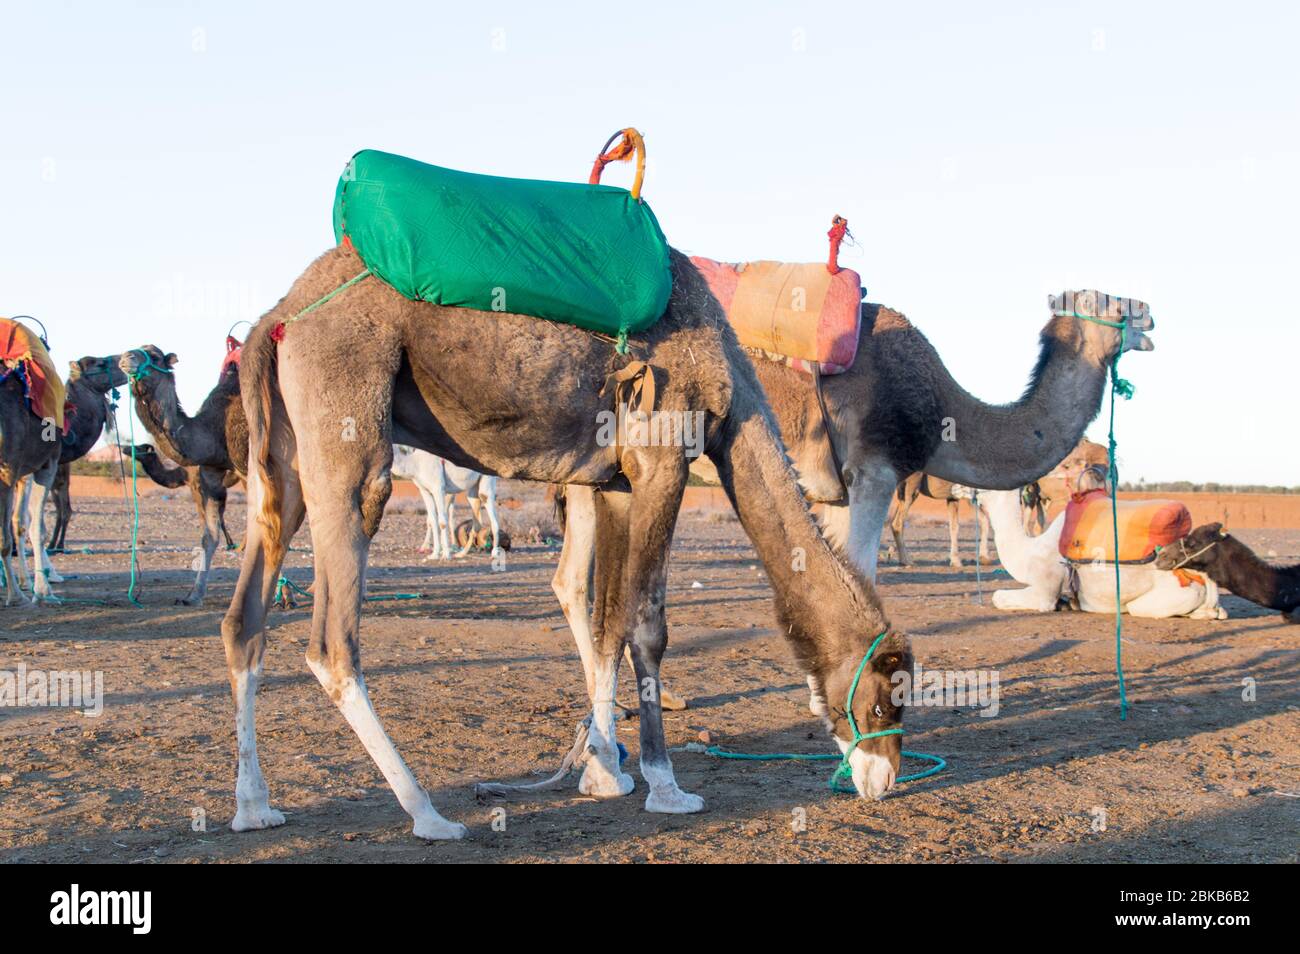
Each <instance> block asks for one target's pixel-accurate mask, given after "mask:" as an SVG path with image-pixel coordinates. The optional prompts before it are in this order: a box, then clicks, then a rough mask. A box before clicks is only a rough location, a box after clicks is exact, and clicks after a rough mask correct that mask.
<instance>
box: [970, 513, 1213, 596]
mask: <svg viewBox="0 0 1300 954" xmlns="http://www.w3.org/2000/svg"><path fill="white" fill-rule="evenodd" d="M979 501H980V506H981V507H983V508H984V509H985V510H987V511H988V515H989V520H990V521H991V522H992V524H993V539H994V543H995V545H996V546H997V551H998V559H999V560H1001V561H1002V567H1003V569H1005V570H1006V571H1007V573H1008V574H1010V576H1011V578H1012V579H1014V580H1015V581H1016V582H1017V583H1025V584H1028V585H1027V586H1026V588H1025V589H1020V590H997V591H996V592H995V593H994V594H993V605H994V606H996V607H997V608H998V609H1005V610H1033V611H1036V612H1039V613H1047V612H1051V611H1052V610H1054V609H1057V608H1058V606H1060V605H1061V603H1062V602H1067V603H1070V602H1073V601H1074V599H1075V598H1077V602H1078V606H1079V609H1081V610H1083V611H1084V612H1086V613H1113V612H1115V564H1113V563H1107V562H1101V561H1097V562H1093V563H1086V564H1077V565H1076V566H1074V567H1073V569H1074V572H1075V574H1076V576H1077V592H1076V591H1075V585H1072V583H1071V566H1070V564H1069V563H1068V562H1067V561H1066V559H1065V558H1064V557H1063V556H1061V552H1060V540H1061V532H1062V530H1063V529H1064V527H1065V514H1064V513H1062V514H1058V515H1057V517H1056V519H1055V520H1053V521H1052V523H1051V524H1050V525H1049V526H1048V528H1047V529H1046V530H1045V531H1043V533H1041V534H1039V535H1038V536H1036V537H1030V536H1028V535H1027V534H1026V533H1025V528H1024V524H1023V523H1022V522H1021V517H1020V494H1019V493H1018V492H1016V491H1011V490H981V491H980V495H979ZM1119 574H1120V597H1119V599H1120V605H1121V606H1122V607H1123V610H1124V612H1125V613H1128V614H1129V615H1130V616H1140V617H1145V618H1146V619H1166V618H1168V617H1171V616H1187V617H1190V618H1191V619H1227V613H1226V612H1225V611H1224V609H1223V608H1222V607H1221V606H1219V589H1218V587H1217V586H1216V585H1215V583H1214V581H1213V579H1212V578H1211V579H1204V580H1190V579H1186V578H1184V579H1179V577H1178V576H1177V575H1176V574H1174V573H1173V572H1170V571H1169V570H1165V569H1161V568H1160V567H1159V565H1158V563H1139V564H1132V563H1125V564H1121V565H1120V568H1119Z"/></svg>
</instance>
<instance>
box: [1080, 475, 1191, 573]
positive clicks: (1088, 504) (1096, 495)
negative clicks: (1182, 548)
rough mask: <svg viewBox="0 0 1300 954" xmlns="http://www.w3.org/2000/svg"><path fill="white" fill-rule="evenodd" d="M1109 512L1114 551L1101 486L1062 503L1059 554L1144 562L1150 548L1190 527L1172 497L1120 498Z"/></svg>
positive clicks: (1086, 559) (1088, 559) (1082, 558)
mask: <svg viewBox="0 0 1300 954" xmlns="http://www.w3.org/2000/svg"><path fill="white" fill-rule="evenodd" d="M1115 515H1116V518H1117V522H1118V525H1119V553H1118V555H1117V554H1116V552H1115V534H1114V528H1113V526H1112V520H1111V507H1110V497H1109V496H1108V495H1107V493H1106V491H1104V490H1094V491H1091V492H1089V493H1086V494H1081V495H1079V496H1076V497H1075V498H1074V499H1072V500H1071V501H1070V502H1069V503H1068V504H1067V505H1066V507H1065V525H1064V527H1062V529H1061V542H1060V552H1061V556H1063V557H1065V558H1066V559H1068V560H1070V561H1072V562H1074V563H1091V562H1096V561H1101V562H1104V563H1115V562H1118V563H1145V562H1147V561H1149V560H1151V559H1153V558H1154V557H1155V553H1156V547H1167V546H1169V544H1171V543H1173V542H1174V541H1175V540H1178V539H1179V538H1180V537H1184V536H1186V535H1187V534H1189V533H1191V531H1192V515H1191V513H1190V512H1189V511H1188V509H1187V506H1186V505H1185V504H1183V503H1181V502H1180V501H1177V500H1121V501H1119V506H1118V508H1117V510H1116V511H1115Z"/></svg>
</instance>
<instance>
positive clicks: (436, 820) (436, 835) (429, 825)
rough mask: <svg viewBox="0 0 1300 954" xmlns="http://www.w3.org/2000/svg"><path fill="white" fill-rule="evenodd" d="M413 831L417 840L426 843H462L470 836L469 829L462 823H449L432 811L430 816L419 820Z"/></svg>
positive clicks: (424, 816) (416, 821)
mask: <svg viewBox="0 0 1300 954" xmlns="http://www.w3.org/2000/svg"><path fill="white" fill-rule="evenodd" d="M411 830H412V833H413V834H414V835H415V837H416V838H423V839H424V840H425V841H460V839H462V838H464V837H465V836H466V835H468V834H469V829H468V828H466V827H465V826H464V825H462V824H461V823H460V822H454V821H447V819H445V818H443V817H442V816H441V815H439V814H438V813H437V812H435V811H433V810H432V809H430V814H428V815H423V816H421V817H420V818H417V819H416V820H415V827H414V828H412V829H411Z"/></svg>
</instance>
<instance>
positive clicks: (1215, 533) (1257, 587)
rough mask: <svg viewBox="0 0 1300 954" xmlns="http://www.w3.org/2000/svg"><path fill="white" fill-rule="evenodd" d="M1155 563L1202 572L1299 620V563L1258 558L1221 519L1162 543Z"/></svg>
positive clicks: (1160, 565) (1237, 592)
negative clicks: (1163, 545)
mask: <svg viewBox="0 0 1300 954" xmlns="http://www.w3.org/2000/svg"><path fill="white" fill-rule="evenodd" d="M1156 566H1157V567H1159V568H1160V569H1162V570H1172V569H1175V568H1184V569H1188V570H1196V571H1197V572H1199V573H1204V574H1205V575H1206V576H1208V577H1209V578H1210V579H1212V580H1213V581H1214V582H1215V583H1217V584H1219V586H1222V587H1225V588H1227V589H1229V590H1232V592H1233V593H1235V594H1236V595H1237V596H1240V597H1241V598H1242V599H1245V600H1250V601H1251V602H1252V603H1258V604H1259V605H1260V606H1266V607H1268V608H1269V609H1275V610H1280V611H1281V613H1282V616H1283V618H1284V619H1285V620H1286V621H1287V622H1288V623H1300V563H1295V564H1292V565H1291V566H1274V565H1273V564H1271V563H1267V562H1265V561H1264V560H1261V559H1260V558H1259V557H1258V556H1257V555H1256V554H1255V552H1254V551H1253V550H1251V548H1250V547H1248V546H1246V544H1244V543H1242V542H1241V541H1240V540H1238V539H1237V538H1236V537H1234V536H1233V535H1232V534H1230V533H1228V531H1226V530H1224V529H1223V524H1221V523H1207V524H1205V525H1204V526H1200V527H1197V528H1196V529H1195V530H1193V531H1192V532H1191V533H1189V534H1188V535H1187V536H1185V537H1183V538H1182V539H1181V540H1179V541H1178V542H1177V543H1174V544H1171V545H1170V546H1167V547H1165V548H1164V549H1163V550H1161V551H1160V555H1159V556H1157V557H1156Z"/></svg>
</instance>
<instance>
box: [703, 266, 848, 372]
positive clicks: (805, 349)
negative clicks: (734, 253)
mask: <svg viewBox="0 0 1300 954" xmlns="http://www.w3.org/2000/svg"><path fill="white" fill-rule="evenodd" d="M691 262H692V263H693V264H694V265H695V267H696V268H698V269H699V270H700V274H701V275H703V276H704V280H705V281H707V282H708V283H709V288H710V290H712V292H713V297H714V298H716V299H718V303H719V304H720V305H722V310H723V311H724V312H726V315H727V320H728V321H729V322H730V323H731V327H732V328H733V329H735V332H736V337H737V339H739V341H740V343H741V344H742V345H745V346H746V347H749V348H757V349H758V350H760V351H763V352H765V353H766V354H767V355H768V356H769V357H771V358H773V359H776V360H782V361H785V362H786V363H787V364H789V365H790V366H791V367H793V368H796V369H798V370H800V371H804V372H807V373H810V374H811V373H812V372H813V371H814V369H815V370H816V371H817V372H819V373H820V374H840V373H841V372H843V371H845V370H847V369H848V368H849V367H851V366H852V364H853V360H854V359H855V358H856V357H857V354H858V331H859V326H860V325H861V321H862V278H861V277H860V276H859V275H858V273H857V272H855V271H853V269H851V268H839V269H837V270H836V271H835V272H834V273H832V272H831V271H830V270H829V269H828V268H827V266H826V264H825V263H823V262H812V263H804V264H793V263H790V262H746V263H742V264H738V265H736V264H730V263H727V262H715V261H713V260H712V259H709V258H700V257H695V258H692V259H691Z"/></svg>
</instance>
